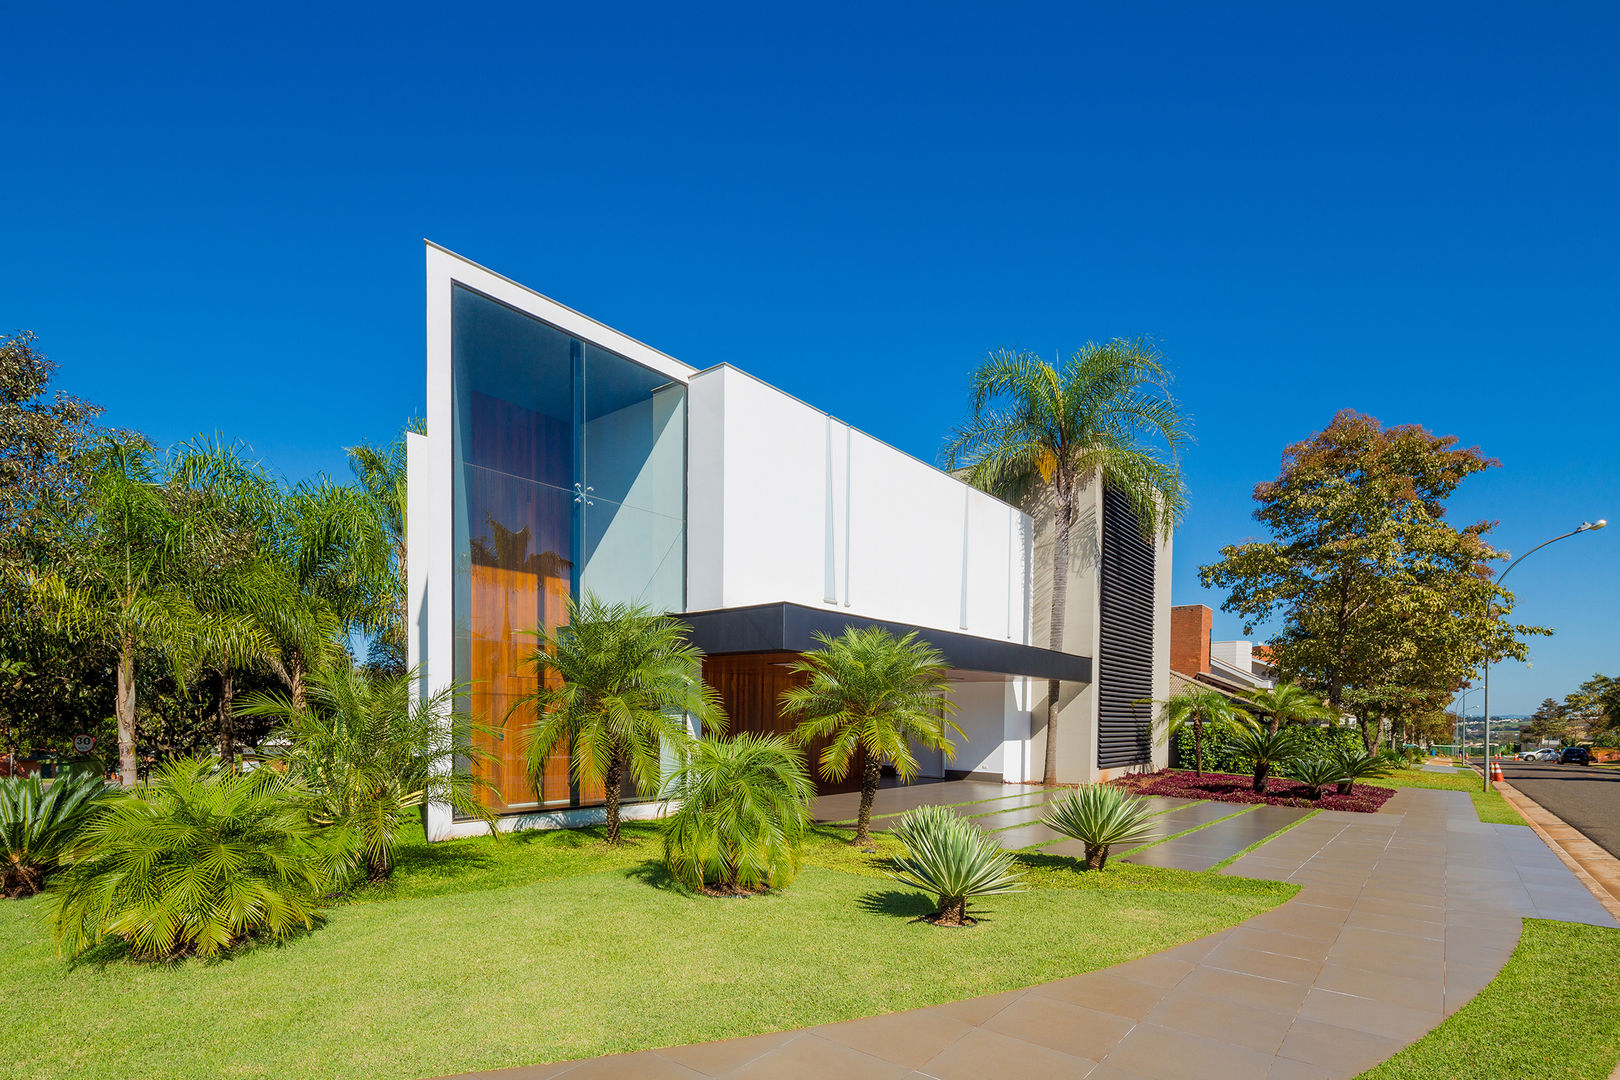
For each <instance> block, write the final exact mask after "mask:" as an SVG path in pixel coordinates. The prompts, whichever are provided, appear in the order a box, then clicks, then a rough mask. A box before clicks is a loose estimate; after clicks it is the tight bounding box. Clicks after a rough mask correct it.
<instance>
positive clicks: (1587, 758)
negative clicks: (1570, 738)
mask: <svg viewBox="0 0 1620 1080" xmlns="http://www.w3.org/2000/svg"><path fill="white" fill-rule="evenodd" d="M1558 764H1560V765H1590V764H1592V751H1590V750H1588V749H1587V748H1586V747H1584V746H1566V747H1564V752H1563V753H1562V754H1559V755H1558Z"/></svg>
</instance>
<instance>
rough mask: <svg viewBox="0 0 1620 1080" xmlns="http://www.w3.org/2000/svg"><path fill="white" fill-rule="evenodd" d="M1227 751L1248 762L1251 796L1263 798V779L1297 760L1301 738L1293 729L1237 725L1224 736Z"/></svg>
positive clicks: (1264, 787) (1264, 782) (1264, 788)
mask: <svg viewBox="0 0 1620 1080" xmlns="http://www.w3.org/2000/svg"><path fill="white" fill-rule="evenodd" d="M1226 747H1227V749H1228V751H1229V752H1231V753H1233V754H1238V755H1240V756H1242V757H1245V758H1248V759H1249V762H1250V768H1251V770H1252V771H1253V776H1254V782H1253V784H1252V788H1253V790H1254V793H1255V794H1256V795H1264V794H1265V793H1266V778H1267V777H1268V776H1270V775H1271V771H1272V770H1273V769H1275V768H1278V767H1284V766H1287V764H1288V763H1289V762H1290V761H1292V760H1293V759H1294V758H1296V757H1298V756H1299V754H1300V738H1299V734H1298V729H1296V728H1291V727H1281V728H1277V729H1276V730H1271V729H1269V728H1265V727H1261V726H1260V725H1259V724H1253V723H1249V724H1239V725H1237V726H1236V727H1234V728H1233V729H1232V730H1231V731H1229V732H1228V733H1227V736H1226Z"/></svg>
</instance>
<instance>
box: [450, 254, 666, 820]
mask: <svg viewBox="0 0 1620 1080" xmlns="http://www.w3.org/2000/svg"><path fill="white" fill-rule="evenodd" d="M451 338H452V344H451V363H452V369H453V394H454V410H453V411H454V420H453V430H452V433H451V436H452V439H453V442H454V456H455V461H454V470H455V472H454V488H455V507H454V513H455V539H454V543H455V568H456V573H455V587H454V596H455V679H456V681H457V682H458V683H460V684H462V685H464V686H466V687H467V695H466V698H465V700H464V701H463V703H462V707H463V708H464V709H465V710H466V711H467V713H468V714H469V715H470V716H471V717H472V719H473V721H474V723H475V727H474V729H473V730H472V731H471V732H470V733H469V736H468V737H469V739H470V740H471V741H472V742H473V743H474V744H475V745H477V746H479V747H480V748H481V749H483V750H484V751H486V752H487V753H488V754H489V755H490V759H491V761H490V764H489V766H488V768H489V770H490V775H489V779H490V781H491V783H492V784H493V785H494V787H495V789H496V794H495V795H494V796H492V797H491V798H490V800H489V801H490V804H491V806H492V808H494V809H495V810H497V811H500V812H509V811H510V812H516V811H524V810H534V809H547V808H557V807H567V806H589V805H592V804H594V803H598V802H600V801H601V800H602V795H603V793H602V791H601V790H600V789H599V788H598V789H596V790H591V789H589V788H588V787H587V788H584V789H582V788H581V787H580V786H579V785H577V784H574V783H572V782H571V780H570V775H569V767H568V765H569V763H568V760H567V757H566V755H564V754H557V755H554V756H553V758H552V760H551V761H550V762H548V764H547V767H546V769H545V772H544V775H543V776H542V777H541V778H540V780H539V782H538V783H536V782H534V781H533V780H532V779H531V778H530V777H529V775H528V772H527V770H526V768H525V767H524V760H523V730H524V728H525V727H526V726H527V725H528V724H529V723H530V722H531V721H532V720H533V719H534V717H533V713H532V711H527V710H526V709H525V708H524V707H520V706H519V705H518V702H519V701H520V700H521V699H522V697H523V696H524V695H525V694H527V693H528V692H529V691H530V690H531V689H533V688H534V686H535V685H536V679H537V678H538V677H539V676H538V673H537V670H536V668H535V666H534V664H533V663H532V661H531V660H530V659H529V658H530V657H531V656H532V655H533V651H534V644H535V639H534V637H533V636H532V631H534V630H535V629H537V628H544V629H546V630H555V629H556V628H557V626H558V625H560V624H561V623H562V621H563V620H564V619H565V618H566V601H567V598H568V596H570V595H573V596H582V595H584V593H585V592H586V591H587V590H588V591H590V592H592V593H594V594H596V595H598V596H600V597H602V598H603V599H605V600H610V601H631V602H635V603H640V604H645V605H647V606H649V607H651V608H653V609H654V610H657V611H679V610H681V609H682V607H683V606H684V599H685V597H684V589H685V582H686V388H685V386H683V385H682V384H680V383H678V382H672V381H670V379H669V378H668V377H666V376H664V375H661V374H659V373H658V372H655V371H653V370H651V369H649V368H645V367H642V366H641V365H639V364H636V363H634V362H632V361H630V360H627V359H625V358H624V357H622V356H619V355H617V354H615V353H611V352H608V351H606V350H604V349H600V348H598V347H597V346H595V345H592V344H590V343H588V342H584V341H581V340H580V339H578V338H575V337H572V336H570V335H569V334H566V333H564V332H563V331H561V330H558V329H557V328H556V327H553V326H550V325H548V324H547V323H544V322H541V321H540V320H538V319H536V318H533V317H532V316H529V315H527V314H524V313H523V312H520V311H517V310H516V309H514V308H511V307H508V306H506V305H505V304H501V303H499V302H497V301H495V300H491V299H489V298H488V297H486V296H483V295H482V294H480V293H476V292H474V291H472V290H470V289H466V288H464V287H462V286H459V285H457V286H454V297H453V301H452V305H451ZM480 728H487V729H489V730H490V732H491V733H489V734H486V733H485V732H484V731H481V730H479V729H480Z"/></svg>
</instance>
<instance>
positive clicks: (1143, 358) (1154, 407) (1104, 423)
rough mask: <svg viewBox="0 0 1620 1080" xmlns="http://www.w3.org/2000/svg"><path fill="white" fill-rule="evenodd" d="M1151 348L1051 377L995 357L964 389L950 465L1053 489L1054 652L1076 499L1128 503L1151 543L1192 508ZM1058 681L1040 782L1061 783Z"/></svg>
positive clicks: (1134, 344)
mask: <svg viewBox="0 0 1620 1080" xmlns="http://www.w3.org/2000/svg"><path fill="white" fill-rule="evenodd" d="M1169 381H1170V376H1169V372H1168V371H1167V370H1166V369H1165V367H1164V363H1163V359H1162V357H1161V356H1160V355H1159V352H1158V350H1157V349H1156V348H1154V347H1153V345H1151V344H1150V343H1148V342H1146V341H1141V340H1134V341H1133V340H1124V339H1116V340H1113V341H1109V342H1107V343H1105V344H1102V345H1097V344H1092V343H1088V344H1087V345H1086V346H1085V347H1084V348H1082V349H1081V350H1080V351H1079V352H1076V353H1074V354H1073V355H1072V356H1070V357H1069V360H1068V362H1067V363H1064V364H1062V365H1060V366H1057V367H1054V366H1053V365H1052V364H1049V363H1048V362H1046V361H1045V360H1043V359H1042V358H1041V357H1039V356H1037V355H1035V354H1033V353H1027V352H1017V351H1013V350H1007V349H1001V350H998V351H996V352H993V353H991V354H990V355H989V356H988V357H987V358H986V359H985V361H984V363H983V364H981V365H980V366H979V368H978V369H977V370H976V371H975V372H974V373H973V375H972V377H971V380H970V382H969V391H968V393H969V397H968V402H969V413H968V417H967V419H966V420H964V421H963V422H962V423H961V424H960V425H959V426H958V427H957V428H956V430H955V431H954V432H953V433H952V434H951V436H950V438H949V439H948V440H947V442H946V445H945V451H944V455H943V459H944V465H945V467H946V468H947V469H949V470H951V471H952V472H958V473H960V475H962V476H963V477H964V478H965V479H966V480H967V481H968V483H970V484H972V485H973V486H975V487H978V488H982V489H984V490H985V491H988V492H990V493H991V494H993V495H998V496H1000V497H1002V498H1005V499H1008V500H1009V501H1012V502H1016V503H1020V504H1024V503H1027V501H1028V499H1029V497H1030V496H1031V495H1033V494H1035V493H1036V492H1038V491H1040V490H1042V489H1044V488H1050V490H1051V498H1052V508H1053V514H1054V522H1053V526H1054V537H1053V539H1054V541H1055V542H1054V544H1053V551H1052V563H1053V566H1052V610H1051V622H1050V627H1051V629H1050V637H1049V638H1048V641H1047V645H1048V647H1049V648H1052V649H1057V650H1061V649H1062V648H1063V628H1064V624H1065V622H1066V621H1067V619H1068V610H1067V604H1068V580H1069V560H1070V548H1071V545H1072V540H1073V530H1074V526H1075V523H1076V522H1077V521H1078V519H1079V510H1080V495H1081V492H1082V490H1083V489H1084V488H1085V487H1086V486H1087V485H1088V484H1090V483H1091V482H1092V481H1093V480H1094V479H1100V480H1101V482H1102V483H1103V484H1104V485H1105V486H1106V487H1108V488H1110V489H1112V490H1114V491H1116V492H1118V493H1119V494H1121V495H1123V496H1125V498H1126V499H1128V500H1129V502H1130V504H1131V505H1132V507H1134V508H1135V510H1136V516H1137V522H1138V524H1139V525H1140V526H1141V528H1142V531H1143V534H1144V535H1145V536H1147V537H1149V538H1152V537H1155V536H1165V537H1168V536H1169V535H1170V532H1171V530H1172V529H1173V528H1174V527H1175V526H1176V524H1177V523H1178V522H1179V521H1180V520H1181V517H1182V514H1183V512H1184V511H1185V509H1186V503H1187V500H1186V494H1185V491H1184V488H1183V484H1182V478H1181V468H1180V463H1179V455H1180V452H1181V449H1182V447H1183V445H1184V444H1185V443H1186V441H1187V439H1188V435H1187V431H1186V425H1185V422H1184V420H1183V419H1182V416H1181V414H1180V413H1179V412H1178V411H1177V408H1176V403H1175V401H1174V400H1173V399H1172V398H1171V397H1170V394H1169V391H1168V389H1167V386H1168V383H1169ZM1058 689H1059V684H1058V681H1057V680H1051V681H1049V682H1048V683H1047V700H1046V762H1045V767H1044V771H1043V774H1042V776H1043V781H1042V782H1043V783H1045V784H1046V785H1047V786H1052V785H1054V784H1056V783H1057V734H1058V732H1057V714H1058Z"/></svg>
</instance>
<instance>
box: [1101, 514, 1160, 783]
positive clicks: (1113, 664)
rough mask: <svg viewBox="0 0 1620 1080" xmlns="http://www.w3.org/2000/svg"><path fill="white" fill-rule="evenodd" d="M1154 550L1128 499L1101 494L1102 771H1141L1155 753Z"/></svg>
mask: <svg viewBox="0 0 1620 1080" xmlns="http://www.w3.org/2000/svg"><path fill="white" fill-rule="evenodd" d="M1153 555H1154V552H1153V545H1152V544H1150V543H1149V542H1148V541H1147V540H1145V539H1144V538H1143V537H1142V530H1141V528H1140V527H1139V526H1138V524H1137V518H1136V510H1135V508H1134V507H1132V506H1131V504H1130V500H1128V499H1126V498H1125V497H1124V496H1123V495H1120V494H1117V493H1116V492H1114V491H1112V490H1111V489H1108V488H1104V489H1103V514H1102V575H1101V581H1100V583H1099V597H1098V599H1099V607H1100V608H1101V626H1100V627H1099V628H1098V630H1099V632H1098V641H1097V767H1098V768H1100V769H1117V768H1119V767H1120V766H1123V765H1140V764H1143V763H1145V762H1147V761H1148V760H1149V758H1150V757H1151V754H1152V744H1151V742H1150V737H1151V736H1150V732H1149V728H1148V722H1149V719H1150V718H1151V716H1152V712H1153V708H1152V706H1151V705H1150V704H1147V703H1146V699H1148V698H1151V697H1152V696H1153Z"/></svg>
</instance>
